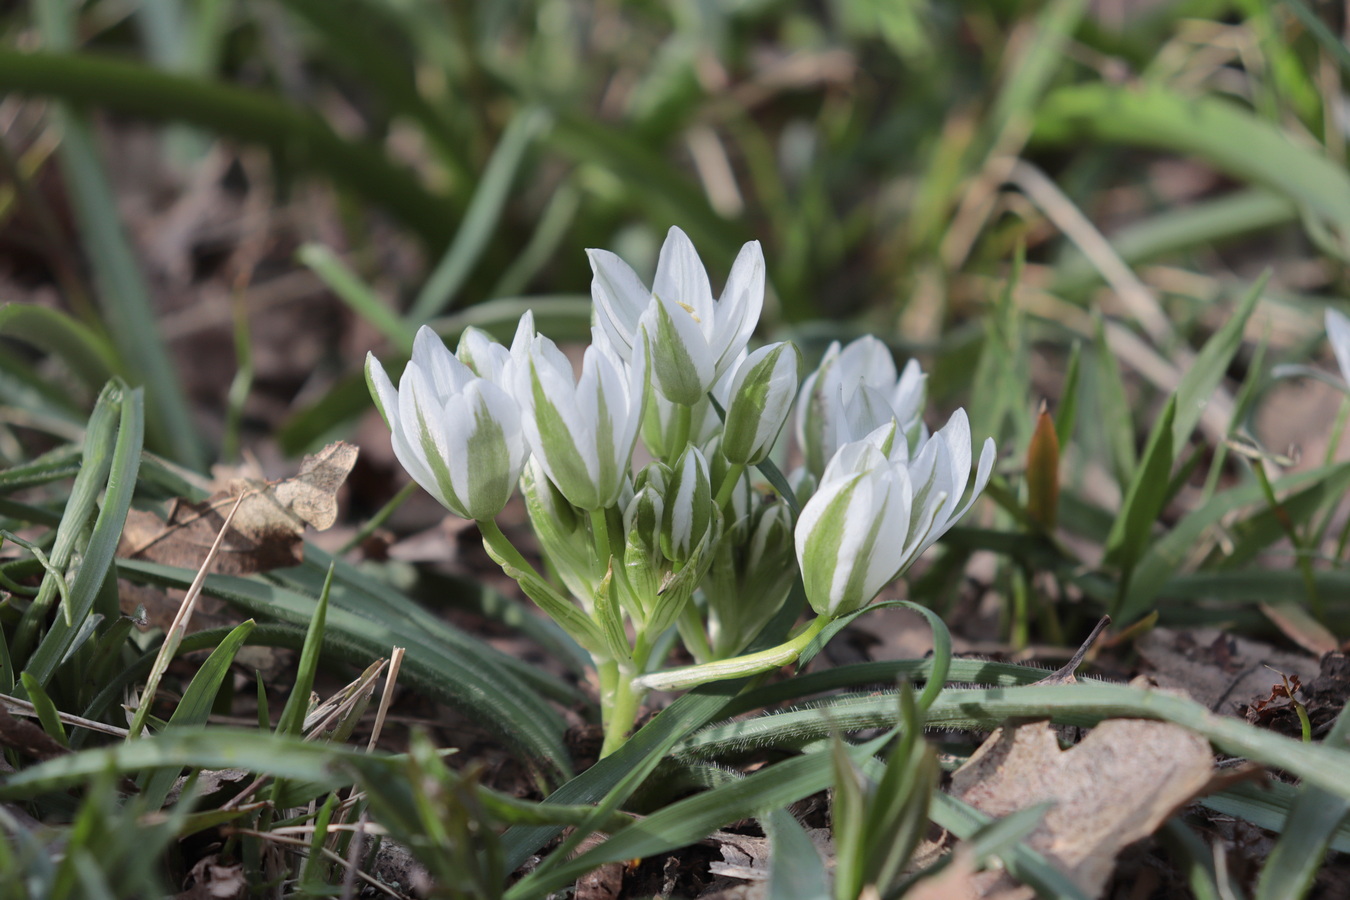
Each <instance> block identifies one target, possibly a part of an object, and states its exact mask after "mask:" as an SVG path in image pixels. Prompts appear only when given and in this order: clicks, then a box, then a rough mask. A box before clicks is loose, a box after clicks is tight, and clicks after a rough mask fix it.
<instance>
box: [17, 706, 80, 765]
mask: <svg viewBox="0 0 1350 900" xmlns="http://www.w3.org/2000/svg"><path fill="white" fill-rule="evenodd" d="M0 744H3V745H4V746H6V747H12V748H13V749H15V750H18V751H19V752H20V753H22V754H24V755H25V756H28V757H31V758H32V759H34V760H36V761H37V762H42V761H44V760H48V759H55V758H56V757H58V756H65V755H66V754H68V753H70V748H69V747H66V746H64V745H63V744H62V743H61V742H60V741H58V740H57V739H56V738H54V737H52V736H51V735H49V734H47V732H45V731H43V730H42V729H41V728H40V727H38V726H37V725H34V724H33V723H32V722H29V721H27V720H26V719H19V718H16V717H14V716H13V715H11V714H10V711H9V708H8V707H7V706H5V704H4V703H0Z"/></svg>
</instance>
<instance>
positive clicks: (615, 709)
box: [600, 631, 652, 759]
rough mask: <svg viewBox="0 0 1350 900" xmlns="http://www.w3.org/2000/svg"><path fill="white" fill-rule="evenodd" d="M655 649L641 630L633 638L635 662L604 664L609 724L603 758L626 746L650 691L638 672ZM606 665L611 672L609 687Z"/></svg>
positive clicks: (603, 709) (603, 705) (603, 702)
mask: <svg viewBox="0 0 1350 900" xmlns="http://www.w3.org/2000/svg"><path fill="white" fill-rule="evenodd" d="M651 652H652V648H651V646H650V644H649V642H648V641H647V635H646V633H645V632H643V631H638V633H637V637H636V639H635V640H634V641H633V659H632V662H630V663H627V664H625V665H619V664H618V663H612V662H610V663H603V664H602V666H601V679H600V684H601V695H600V717H601V719H602V720H603V721H604V726H605V742H604V744H603V745H601V747H600V758H601V759H604V758H605V757H606V756H609V755H610V754H611V753H613V752H614V751H615V750H618V749H619V748H620V747H622V746H623V744H624V741H626V740H627V739H628V732H629V731H631V730H632V729H633V724H634V720H635V719H636V718H637V711H638V704H639V703H640V702H641V701H642V698H643V697H644V696H645V695H646V693H647V689H646V688H645V687H642V686H641V685H640V684H639V683H638V680H637V679H636V678H635V677H634V675H636V673H638V672H641V671H642V670H643V669H644V668H646V665H647V658H648V656H650V655H651ZM605 668H608V669H609V672H610V673H609V675H608V678H609V684H608V688H606V675H605V672H604V669H605Z"/></svg>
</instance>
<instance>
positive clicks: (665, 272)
mask: <svg viewBox="0 0 1350 900" xmlns="http://www.w3.org/2000/svg"><path fill="white" fill-rule="evenodd" d="M587 253H588V254H589V255H590V260H591V270H592V272H593V273H594V278H593V279H592V281H591V296H592V298H593V299H594V301H595V319H596V322H597V324H598V325H599V326H600V328H601V329H603V331H604V333H605V335H606V336H607V337H608V338H609V340H610V341H611V342H612V343H613V345H614V349H615V350H616V351H617V352H618V353H619V355H620V356H623V357H624V358H625V359H628V360H630V361H631V357H632V355H633V353H634V348H636V347H637V346H638V344H639V339H638V335H639V333H640V332H643V331H645V332H646V334H647V335H648V336H649V337H650V339H651V354H652V362H651V365H652V379H653V382H654V383H655V385H656V386H657V388H658V389H659V390H660V391H661V393H662V394H663V395H664V396H665V397H666V399H668V400H670V401H672V402H674V403H681V404H684V405H687V406H693V405H694V404H695V403H697V402H698V401H699V400H700V399H701V398H702V397H703V396H704V395H705V394H707V393H708V390H709V388H711V387H712V386H713V384H714V383H715V382H716V381H717V379H718V378H720V377H721V376H722V374H723V373H725V372H726V371H727V370H728V369H729V368H731V366H732V364H733V363H734V362H735V360H736V357H737V355H738V354H739V353H740V351H741V350H743V349H744V348H745V345H746V343H747V342H748V341H749V340H750V335H751V333H752V332H754V330H755V326H756V325H757V324H758V323H759V314H760V311H761V310H762V309H763V307H764V254H763V252H762V251H761V250H760V246H759V242H758V241H751V242H750V243H748V244H745V245H744V246H743V247H741V251H740V253H739V254H738V255H737V257H736V261H735V263H733V264H732V267H731V274H730V275H728V276H727V283H726V287H725V288H724V289H723V290H722V296H721V298H720V299H718V300H716V301H714V300H713V295H712V286H711V284H710V283H709V281H708V273H707V271H706V270H705V269H704V268H703V263H702V261H701V260H700V259H699V256H698V251H696V250H695V249H694V245H693V243H692V242H691V241H690V240H689V238H688V236H687V235H685V233H684V232H683V231H681V230H680V229H679V228H671V229H670V232H669V233H668V234H667V236H666V241H665V243H664V244H663V245H662V247H661V255H660V258H659V259H658V261H657V265H656V277H655V279H654V280H653V282H652V289H651V290H650V291H648V290H647V288H646V286H645V285H644V284H643V283H642V280H641V279H640V278H638V276H637V275H636V273H634V272H633V270H632V268H630V267H629V266H628V264H627V263H625V262H624V261H623V260H621V259H620V258H619V257H618V256H616V255H615V254H613V253H610V252H608V251H606V250H588V251H587Z"/></svg>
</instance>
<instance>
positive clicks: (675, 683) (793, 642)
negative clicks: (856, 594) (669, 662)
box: [635, 616, 831, 691]
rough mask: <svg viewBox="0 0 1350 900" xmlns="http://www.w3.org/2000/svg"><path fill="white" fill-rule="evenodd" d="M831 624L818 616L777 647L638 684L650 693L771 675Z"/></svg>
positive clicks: (656, 675)
mask: <svg viewBox="0 0 1350 900" xmlns="http://www.w3.org/2000/svg"><path fill="white" fill-rule="evenodd" d="M830 621H831V619H830V617H829V616H816V618H814V619H812V620H811V622H810V623H809V624H807V626H806V627H805V628H803V629H802V630H801V631H800V632H798V633H797V634H796V635H795V636H794V637H792V638H790V639H788V640H787V641H785V642H783V643H781V644H779V645H778V646H777V647H770V648H769V649H767V650H760V651H759V652H758V653H748V654H746V655H745V656H735V657H732V658H731V659H722V660H718V661H716V662H711V663H704V664H702V665H697V666H684V667H683V668H679V669H667V670H666V671H664V672H653V673H651V674H650V675H643V676H642V677H640V678H638V679H636V681H635V683H636V684H637V685H639V686H640V687H642V688H644V689H649V690H662V691H670V690H684V689H686V688H692V687H697V686H698V685H700V684H706V683H708V682H710V681H722V680H725V679H727V678H740V677H742V676H745V675H757V674H759V673H760V672H768V671H770V670H772V669H776V668H778V667H779V666H785V665H787V664H788V663H790V662H794V661H795V660H796V659H797V657H799V656H801V654H802V651H803V650H805V649H806V647H807V645H808V644H810V643H811V641H812V640H813V639H814V638H815V637H816V635H818V634H820V633H821V632H822V631H824V630H825V626H826V625H828V624H830Z"/></svg>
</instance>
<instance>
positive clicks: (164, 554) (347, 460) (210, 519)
mask: <svg viewBox="0 0 1350 900" xmlns="http://www.w3.org/2000/svg"><path fill="white" fill-rule="evenodd" d="M356 454H357V448H356V447H355V446H353V445H352V444H348V443H346V442H343V441H338V442H336V443H333V444H329V445H328V446H327V447H325V448H323V450H321V451H319V453H317V454H315V455H314V456H306V457H305V459H304V461H303V462H302V463H301V465H300V472H299V474H297V475H296V476H295V477H293V478H287V479H284V480H282V481H279V482H274V483H268V482H258V481H248V480H237V481H234V482H232V483H231V484H230V485H229V487H228V488H227V489H226V490H223V491H219V492H217V493H216V494H214V495H212V496H211V497H210V498H208V499H207V500H205V501H203V502H202V503H188V502H186V501H181V500H180V501H176V502H175V503H174V504H173V505H172V507H171V508H170V511H169V517H168V520H167V521H160V519H159V517H158V516H156V515H155V514H154V513H152V512H147V511H143V510H132V511H131V513H130V514H128V516H127V524H126V528H125V530H124V531H123V533H122V542H121V545H120V546H119V548H118V552H119V554H120V555H122V556H126V557H130V558H134V559H145V560H149V561H151V562H157V563H163V564H165V565H170V566H179V567H181V568H185V569H196V568H199V567H200V566H201V564H202V562H203V561H204V560H205V559H206V554H207V551H208V550H209V549H210V547H211V544H212V543H213V542H214V541H215V539H216V535H217V534H219V533H220V529H221V527H222V525H223V524H224V521H225V516H226V515H227V514H228V512H229V510H230V508H231V507H232V506H233V505H234V502H235V500H236V499H237V498H238V497H239V495H240V494H241V493H243V494H244V500H243V502H242V503H241V504H240V506H239V510H238V512H236V513H235V515H234V520H233V522H232V523H231V525H230V528H229V530H228V532H227V533H226V535H225V539H224V541H223V542H222V544H221V548H220V552H219V554H218V555H217V557H216V562H215V567H214V571H216V572H218V573H220V574H224V575H248V574H251V573H253V572H266V571H268V570H269V569H278V568H283V567H285V566H293V565H297V564H298V563H300V562H301V561H302V560H303V558H304V550H303V546H304V544H303V537H304V533H305V525H306V524H308V525H311V526H312V527H314V528H315V529H318V530H320V531H322V530H323V529H325V528H328V527H330V526H331V525H332V524H333V522H334V521H336V519H337V492H338V489H339V488H340V487H341V486H342V483H343V481H344V480H346V478H347V475H348V473H350V472H351V470H352V466H354V465H355V464H356Z"/></svg>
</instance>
